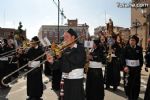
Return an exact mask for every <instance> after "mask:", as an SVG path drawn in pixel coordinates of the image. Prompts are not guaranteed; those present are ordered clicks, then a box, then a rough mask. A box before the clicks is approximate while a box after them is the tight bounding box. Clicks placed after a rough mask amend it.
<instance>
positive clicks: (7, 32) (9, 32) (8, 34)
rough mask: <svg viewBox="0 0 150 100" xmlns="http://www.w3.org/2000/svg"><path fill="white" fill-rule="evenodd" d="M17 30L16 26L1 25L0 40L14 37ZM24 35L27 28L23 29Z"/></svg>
mask: <svg viewBox="0 0 150 100" xmlns="http://www.w3.org/2000/svg"><path fill="white" fill-rule="evenodd" d="M16 31H17V30H16V29H14V28H1V27H0V40H2V39H8V38H14V34H15V32H16ZM23 35H24V36H25V37H26V30H25V31H23Z"/></svg>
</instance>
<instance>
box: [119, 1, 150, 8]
mask: <svg viewBox="0 0 150 100" xmlns="http://www.w3.org/2000/svg"><path fill="white" fill-rule="evenodd" d="M149 6H150V4H148V3H144V2H142V3H140V2H117V7H118V8H148V7H149Z"/></svg>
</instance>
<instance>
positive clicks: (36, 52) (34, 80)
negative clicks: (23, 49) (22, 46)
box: [26, 36, 44, 100]
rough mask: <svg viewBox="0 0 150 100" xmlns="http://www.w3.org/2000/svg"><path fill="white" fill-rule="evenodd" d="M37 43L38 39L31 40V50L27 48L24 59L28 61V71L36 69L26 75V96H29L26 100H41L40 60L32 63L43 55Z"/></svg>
mask: <svg viewBox="0 0 150 100" xmlns="http://www.w3.org/2000/svg"><path fill="white" fill-rule="evenodd" d="M39 43H40V42H39V38H38V37H37V36H34V37H33V38H32V40H31V48H29V50H28V51H27V53H26V57H27V59H28V61H29V62H28V69H29V70H30V69H32V68H34V67H37V68H36V69H34V70H33V71H31V72H30V73H28V74H27V96H29V98H28V100H41V99H40V97H42V94H43V82H42V65H40V61H41V60H42V58H40V59H38V60H37V61H32V60H33V59H35V58H37V57H38V56H40V55H42V54H43V53H44V51H43V48H42V47H41V46H39ZM31 61H32V62H31ZM38 66H39V67H38Z"/></svg>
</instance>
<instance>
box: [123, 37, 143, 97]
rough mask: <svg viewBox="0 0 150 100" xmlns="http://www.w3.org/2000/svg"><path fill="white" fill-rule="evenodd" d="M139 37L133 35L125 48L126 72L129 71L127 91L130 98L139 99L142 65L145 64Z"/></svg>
mask: <svg viewBox="0 0 150 100" xmlns="http://www.w3.org/2000/svg"><path fill="white" fill-rule="evenodd" d="M138 42H139V38H138V37H137V36H136V35H133V36H131V37H130V39H129V45H127V46H126V47H125V49H124V66H125V67H124V72H125V75H126V74H127V73H128V75H129V76H128V77H127V81H125V82H126V83H125V84H126V85H125V93H126V95H127V97H128V100H138V97H139V92H140V84H141V82H140V80H141V67H142V66H143V52H142V47H140V46H138V45H137V43H138Z"/></svg>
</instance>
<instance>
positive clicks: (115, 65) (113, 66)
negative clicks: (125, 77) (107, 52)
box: [106, 35, 123, 91]
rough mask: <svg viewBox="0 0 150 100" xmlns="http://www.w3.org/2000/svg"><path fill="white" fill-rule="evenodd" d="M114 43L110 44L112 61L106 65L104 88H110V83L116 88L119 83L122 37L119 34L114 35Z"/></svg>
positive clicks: (121, 65)
mask: <svg viewBox="0 0 150 100" xmlns="http://www.w3.org/2000/svg"><path fill="white" fill-rule="evenodd" d="M114 40H115V43H114V44H113V45H112V47H111V49H112V54H111V56H112V61H111V62H110V63H109V64H108V66H107V70H106V71H107V74H106V89H109V88H110V85H112V86H113V90H114V91H115V90H117V87H118V86H119V85H120V80H121V76H120V70H121V68H122V67H123V63H122V62H123V55H122V53H123V45H122V39H121V37H120V36H119V35H116V36H115V38H114Z"/></svg>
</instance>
